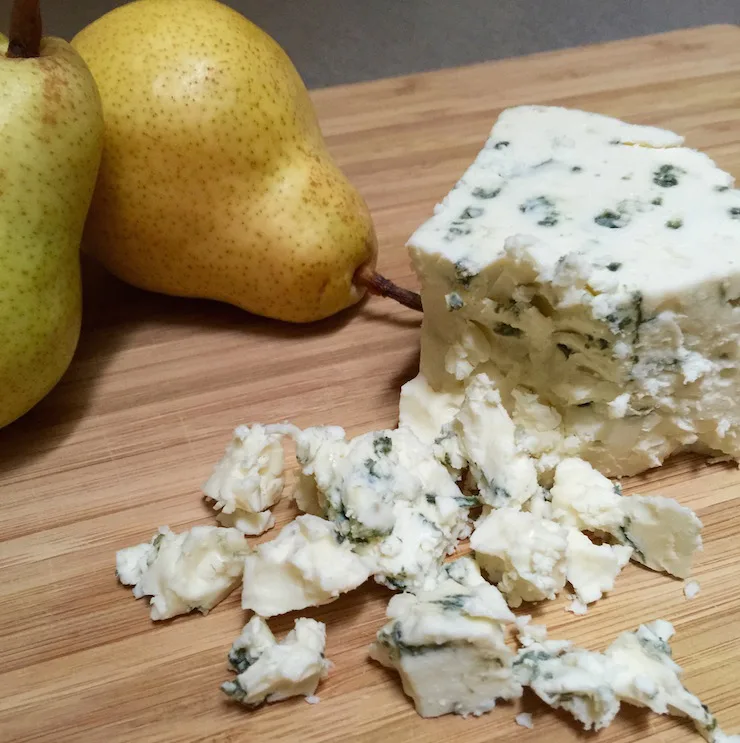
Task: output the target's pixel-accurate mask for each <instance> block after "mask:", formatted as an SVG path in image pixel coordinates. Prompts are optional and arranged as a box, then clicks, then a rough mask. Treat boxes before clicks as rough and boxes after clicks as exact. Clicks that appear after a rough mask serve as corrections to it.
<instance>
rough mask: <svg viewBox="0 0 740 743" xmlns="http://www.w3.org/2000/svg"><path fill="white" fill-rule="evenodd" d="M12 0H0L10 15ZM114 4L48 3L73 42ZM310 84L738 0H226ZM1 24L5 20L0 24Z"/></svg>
mask: <svg viewBox="0 0 740 743" xmlns="http://www.w3.org/2000/svg"><path fill="white" fill-rule="evenodd" d="M10 2H11V0H0V17H4V18H7V17H8V10H7V9H9V8H10ZM122 4H123V3H122V2H121V0H75V1H74V2H72V1H71V0H57V1H56V2H53V1H52V0H46V1H45V2H44V3H43V10H44V16H45V22H46V31H47V33H50V34H55V35H58V36H64V37H66V38H70V37H71V36H72V35H74V33H76V32H77V31H78V30H79V29H80V28H82V27H83V26H84V25H85V24H87V23H89V22H90V21H92V20H93V19H94V18H96V17H98V16H100V15H102V14H103V13H105V12H106V11H108V10H110V9H111V8H114V7H116V6H117V5H122ZM228 4H229V5H231V6H232V7H234V8H236V9H238V10H240V11H241V12H243V13H244V14H245V15H246V16H247V17H248V18H250V19H251V20H252V21H254V22H255V23H257V24H258V25H260V26H261V27H262V28H264V29H265V30H266V31H267V32H268V33H270V34H271V35H272V36H274V37H275V38H276V39H277V41H278V42H280V43H281V44H282V45H283V47H284V48H285V49H286V51H287V52H288V54H289V55H290V56H291V57H292V59H293V61H294V62H295V64H296V66H297V67H298V69H299V71H300V73H301V75H302V76H303V78H304V80H305V81H306V84H307V85H308V86H309V87H312V88H316V87H324V86H327V85H336V84H338V83H347V82H355V81H358V80H369V79H373V78H378V77H387V76H390V75H400V74H405V73H409V72H419V71H422V70H429V69H437V68H440V67H451V66H456V65H461V64H468V63H471V62H480V61H484V60H490V59H501V58H503V57H512V56H519V55H522V54H529V53H532V52H539V51H545V50H549V49H558V48H563V47H569V46H578V45H580V44H588V43H593V42H598V41H607V40H611V39H621V38H626V37H629V36H642V35H645V34H650V33H657V32H660V31H669V30H672V29H677V28H686V27H689V26H703V25H708V24H712V23H740V0H643V1H642V2H640V0H229V2H228ZM3 25H5V24H3Z"/></svg>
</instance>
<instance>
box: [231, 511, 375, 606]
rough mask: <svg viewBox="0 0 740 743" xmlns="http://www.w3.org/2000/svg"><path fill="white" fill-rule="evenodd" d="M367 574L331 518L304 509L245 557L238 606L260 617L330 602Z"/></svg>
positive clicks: (362, 580) (362, 581)
mask: <svg viewBox="0 0 740 743" xmlns="http://www.w3.org/2000/svg"><path fill="white" fill-rule="evenodd" d="M369 576H370V568H369V566H368V564H367V563H366V561H363V560H362V559H361V558H360V557H358V556H357V555H356V554H355V553H354V552H353V551H352V550H351V548H350V545H349V544H348V543H347V542H346V541H345V542H342V541H341V540H340V539H339V534H338V533H337V530H336V527H335V526H334V524H333V523H332V522H330V521H325V520H324V519H321V518H319V517H318V516H312V515H310V514H305V515H303V516H299V517H298V518H296V519H295V520H293V521H291V522H290V523H289V524H287V525H286V526H285V527H283V529H282V530H281V531H280V533H279V534H278V535H277V537H275V539H272V540H271V541H269V542H263V543H262V544H260V545H259V546H258V547H256V548H255V550H254V552H252V554H250V555H248V556H247V557H246V558H245V560H244V584H243V587H242V607H243V608H244V609H251V610H252V611H254V612H255V613H256V614H259V615H260V616H263V617H272V616H275V615H277V614H285V613H286V612H289V611H295V610H297V609H303V608H305V607H307V606H320V605H322V604H327V603H330V602H331V601H334V600H335V599H336V598H338V597H339V595H340V594H342V593H346V592H347V591H351V590H353V589H355V588H357V587H358V586H359V585H361V584H362V583H364V582H365V581H366V580H367V579H368V578H369Z"/></svg>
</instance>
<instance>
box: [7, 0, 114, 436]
mask: <svg viewBox="0 0 740 743" xmlns="http://www.w3.org/2000/svg"><path fill="white" fill-rule="evenodd" d="M9 37H10V42H9V43H8V42H6V41H4V42H3V43H2V46H0V132H1V133H2V136H0V426H5V425H6V424H8V423H10V422H11V421H13V420H15V419H16V418H18V417H19V416H21V415H23V414H24V413H25V412H26V411H27V410H29V409H30V408H31V407H33V406H34V405H35V404H36V403H37V402H38V401H39V400H40V399H41V398H42V397H44V396H45V395H46V393H47V392H49V390H50V389H51V388H52V387H53V386H54V385H55V384H56V383H57V381H58V380H59V378H60V377H61V376H62V374H63V373H64V372H65V371H66V369H67V367H68V366H69V363H70V361H71V359H72V355H73V353H74V351H75V348H76V345H77V340H78V336H79V331H80V318H81V286H80V241H81V238H82V230H83V226H84V223H85V216H86V214H87V210H88V208H89V205H90V200H91V198H92V193H93V189H94V186H95V178H96V174H97V171H98V164H99V162H100V156H101V152H102V147H103V118H102V107H101V104H100V98H99V96H98V93H97V89H96V87H95V81H94V80H93V77H92V75H91V74H90V71H89V70H88V69H87V67H86V66H85V63H84V62H83V61H82V59H81V57H80V56H79V55H78V54H77V52H75V50H74V49H73V48H72V47H71V46H70V45H69V44H68V43H67V42H65V41H63V40H62V39H56V38H52V37H46V38H42V37H41V18H40V14H39V5H38V0H31V1H30V2H29V1H27V0H16V2H15V4H14V6H13V13H12V17H11V26H10V34H9Z"/></svg>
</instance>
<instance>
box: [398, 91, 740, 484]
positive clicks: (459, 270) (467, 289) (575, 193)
mask: <svg viewBox="0 0 740 743" xmlns="http://www.w3.org/2000/svg"><path fill="white" fill-rule="evenodd" d="M682 141H683V140H682V138H681V137H680V136H678V135H676V134H674V133H672V132H666V131H663V130H659V129H655V128H651V127H642V126H635V125H631V124H627V123H624V122H621V121H618V120H616V119H612V118H609V117H605V116H599V115H597V114H592V113H587V112H584V111H576V110H567V109H563V108H557V107H545V106H521V107H516V108H511V109H509V110H506V111H504V112H503V113H502V114H501V116H500V117H499V119H498V121H497V122H496V124H495V126H494V127H493V130H492V131H491V134H490V137H489V139H488V141H487V142H486V144H485V146H484V148H483V149H482V150H481V152H480V153H479V154H478V156H477V158H476V159H475V162H474V163H473V164H472V165H471V166H470V167H469V168H468V170H467V171H466V172H465V173H464V174H463V176H462V177H461V179H460V180H459V182H458V183H457V185H456V186H455V188H453V190H451V191H450V193H449V194H448V195H447V196H446V197H445V199H444V200H443V202H442V203H441V204H439V205H438V206H437V207H436V208H435V212H434V215H433V216H432V217H431V218H430V219H428V220H427V222H425V223H424V224H423V225H421V226H420V227H419V228H418V229H417V230H416V231H415V232H414V234H413V235H412V236H411V238H410V239H409V243H408V244H409V248H410V251H411V256H412V260H413V262H414V266H415V269H416V271H417V273H418V275H419V278H420V281H421V287H422V300H423V304H424V320H423V328H422V348H421V365H420V371H421V374H422V375H423V378H424V382H425V384H427V385H428V386H429V387H430V388H431V389H432V390H434V391H435V392H436V393H438V394H440V395H442V396H444V400H445V401H447V402H450V401H454V400H456V399H460V395H461V394H462V393H464V390H465V387H466V386H467V384H468V383H469V381H470V379H471V378H473V377H475V376H476V375H477V374H479V373H484V374H486V375H487V376H488V377H490V378H491V379H492V380H493V381H494V382H495V383H496V384H497V385H498V387H499V389H500V392H501V397H502V401H503V404H504V405H505V406H506V408H507V410H508V411H509V413H510V414H512V413H513V411H514V409H515V407H517V404H518V406H519V413H520V415H519V416H517V415H515V414H513V415H512V417H513V418H514V420H515V424H518V423H519V422H521V423H522V424H523V425H524V426H525V427H526V426H527V425H528V419H529V420H531V419H532V417H533V416H531V415H529V414H527V413H526V407H527V405H529V404H531V403H532V402H533V401H536V402H537V403H538V404H539V405H541V406H546V407H547V408H550V409H551V411H552V412H551V413H550V414H549V415H548V416H547V419H548V424H547V425H546V426H542V427H538V428H536V429H534V430H531V431H530V430H525V431H523V433H522V435H521V436H520V437H519V443H520V445H522V446H525V447H530V448H528V449H527V450H528V451H530V452H531V453H533V454H534V455H536V456H537V457H538V459H540V460H542V462H541V463H540V465H539V469H540V470H541V471H545V470H547V469H548V468H552V467H553V466H554V465H555V464H556V463H557V461H558V459H559V458H563V457H566V456H579V457H581V458H583V459H586V460H587V461H589V462H591V463H592V464H594V465H595V466H596V467H597V468H598V469H599V470H601V471H602V472H604V473H605V474H608V475H615V476H621V475H628V474H634V473H637V472H640V471H642V470H645V469H647V468H650V467H655V466H658V465H660V464H661V463H662V462H663V461H664V459H665V458H666V457H667V456H669V455H670V454H671V453H673V452H675V451H678V450H681V449H684V448H688V447H691V448H694V449H698V450H702V451H708V452H715V453H717V452H719V453H724V454H728V455H730V456H732V457H735V458H737V457H738V456H740V402H738V401H740V373H738V367H739V364H738V350H737V349H738V342H737V341H738V336H739V335H740V308H738V306H737V305H738V297H739V296H740V261H739V260H738V258H737V254H738V248H740V191H738V190H735V189H733V188H732V186H733V179H732V177H731V176H730V175H729V174H727V173H725V172H723V171H721V170H720V169H718V168H717V167H716V165H715V164H714V163H713V162H712V160H710V158H708V157H707V156H705V155H703V154H702V153H699V152H697V151H695V150H692V149H689V148H685V147H682V146H681V145H682ZM413 392H414V387H413V385H411V386H407V388H406V390H404V396H406V395H407V394H409V395H411V394H412V393H413ZM522 394H526V395H533V396H534V398H531V397H530V398H529V400H526V401H525V400H522V398H521V395H522ZM517 395H519V398H518V399H517ZM433 407H434V406H427V407H426V410H431V409H432V408H433ZM439 408H441V409H442V410H443V411H444V413H443V417H446V416H448V415H449V414H450V412H451V411H450V410H449V407H448V406H447V405H446V404H445V405H442V404H440V406H439ZM402 410H403V411H404V423H405V425H408V426H410V427H412V428H414V429H416V428H417V426H418V428H419V431H421V430H422V429H424V435H425V436H427V437H428V436H430V435H431V434H430V432H429V428H430V427H431V419H432V418H434V415H432V416H429V415H426V412H425V410H424V409H422V408H421V407H420V406H418V405H417V406H416V407H414V405H413V404H412V403H411V401H410V400H409V401H408V404H407V402H406V401H404V404H403V405H402ZM517 417H518V418H519V420H517ZM537 417H538V418H539V419H541V418H542V416H537Z"/></svg>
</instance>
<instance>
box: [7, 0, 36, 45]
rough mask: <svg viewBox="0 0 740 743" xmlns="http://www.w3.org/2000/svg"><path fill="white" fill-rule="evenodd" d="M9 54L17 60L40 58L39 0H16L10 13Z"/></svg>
mask: <svg viewBox="0 0 740 743" xmlns="http://www.w3.org/2000/svg"><path fill="white" fill-rule="evenodd" d="M8 36H9V42H8V53H7V55H6V56H8V57H11V58H15V59H30V58H31V57H38V56H39V52H40V51H41V7H40V5H39V0H14V2H13V9H12V10H11V11H10V33H9V34H8Z"/></svg>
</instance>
